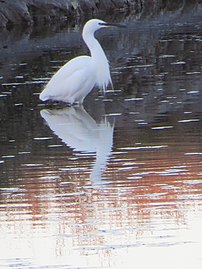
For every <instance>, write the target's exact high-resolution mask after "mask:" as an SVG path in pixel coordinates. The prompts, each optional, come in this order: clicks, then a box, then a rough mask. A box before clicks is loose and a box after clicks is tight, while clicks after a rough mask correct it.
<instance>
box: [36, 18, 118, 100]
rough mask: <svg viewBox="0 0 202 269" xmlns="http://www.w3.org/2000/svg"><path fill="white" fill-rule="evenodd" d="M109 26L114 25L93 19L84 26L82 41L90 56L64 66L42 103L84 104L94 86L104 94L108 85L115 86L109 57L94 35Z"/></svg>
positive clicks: (51, 81)
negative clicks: (49, 101) (50, 101)
mask: <svg viewBox="0 0 202 269" xmlns="http://www.w3.org/2000/svg"><path fill="white" fill-rule="evenodd" d="M110 25H113V24H108V23H106V22H104V21H102V20H98V19H91V20H89V21H88V22H87V23H86V24H85V25H84V28H83V32H82V37H83V40H84V42H85V43H86V45H87V47H88V48H89V50H90V56H86V55H84V56H79V57H76V58H74V59H72V60H70V61H69V62H67V63H66V64H65V65H64V66H62V67H61V68H60V69H59V70H58V71H57V72H56V73H55V75H54V76H53V77H52V78H51V80H50V81H49V82H48V84H47V85H46V87H45V89H44V90H43V91H42V92H41V94H40V97H39V98H40V99H41V100H42V101H47V100H52V101H63V102H66V103H69V104H74V103H80V104H81V103H83V100H84V98H85V97H86V95H88V94H89V92H90V91H91V90H92V88H93V87H94V86H96V87H98V88H99V89H102V90H103V91H104V92H105V90H106V88H107V86H108V84H109V83H110V84H111V85H112V80H111V75H110V70H109V63H108V60H107V57H106V55H105V53H104V51H103V49H102V47H101V45H100V44H99V42H98V41H97V39H96V38H95V37H94V33H95V31H97V30H99V29H100V28H103V27H107V26H110Z"/></svg>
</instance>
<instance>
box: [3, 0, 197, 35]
mask: <svg viewBox="0 0 202 269" xmlns="http://www.w3.org/2000/svg"><path fill="white" fill-rule="evenodd" d="M201 3H202V0H185V1H175V2H174V3H173V1H171V0H148V1H144V0H116V1H114V0H74V1H73V0H43V1H41V0H15V1H13V0H0V30H1V31H2V30H4V31H8V32H9V31H11V30H13V29H14V28H16V27H18V28H32V27H40V28H43V27H45V26H47V25H54V24H56V23H57V24H60V23H64V22H65V23H78V22H79V21H82V20H84V19H85V20H86V19H89V18H92V17H95V16H99V17H100V18H102V17H105V18H107V17H113V18H114V20H119V19H120V18H122V19H123V18H124V19H125V18H126V19H127V20H130V19H131V18H135V19H136V18H141V17H152V16H155V15H157V14H160V13H163V12H173V11H176V10H179V11H180V12H181V11H183V10H186V9H189V7H190V6H192V7H193V6H194V5H195V6H198V5H199V4H201Z"/></svg>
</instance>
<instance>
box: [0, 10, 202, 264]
mask: <svg viewBox="0 0 202 269" xmlns="http://www.w3.org/2000/svg"><path fill="white" fill-rule="evenodd" d="M187 16H188V15H187ZM198 16H199V15H198V13H196V14H195V16H191V18H190V17H189V16H188V17H186V16H185V15H184V17H183V16H182V17H180V18H179V17H178V16H175V17H174V21H173V18H172V16H167V17H162V18H161V17H160V18H158V20H157V19H153V20H151V19H150V20H148V21H147V20H145V21H139V22H136V23H128V24H127V28H126V30H124V31H123V30H106V31H102V32H101V33H99V34H98V35H97V36H98V38H99V40H100V42H101V43H102V45H103V47H104V48H105V51H106V54H107V55H108V58H109V59H110V63H111V67H112V68H111V70H112V77H113V81H114V91H110V90H109V91H108V92H107V94H106V95H105V96H103V95H102V93H98V92H97V91H96V90H95V91H93V92H92V93H91V94H90V95H89V96H88V97H87V99H86V100H85V103H84V107H71V108H63V109H56V108H51V109H50V108H46V107H45V106H44V105H43V104H41V103H40V102H39V100H38V95H39V93H40V91H41V90H42V88H43V86H44V84H45V83H46V82H47V81H48V79H49V78H50V77H51V75H52V74H53V73H54V71H55V70H57V69H58V67H59V66H61V65H62V64H63V63H65V62H66V61H67V60H69V59H70V58H72V57H74V56H76V55H78V54H82V53H83V52H87V50H86V48H85V46H84V45H83V44H82V43H81V39H80V34H79V29H78V28H77V27H75V28H69V29H66V30H61V31H58V32H56V33H46V34H45V33H44V34H43V35H40V34H39V33H32V34H30V33H25V34H24V36H20V37H15V38H16V40H15V42H14V41H13V40H3V41H2V44H1V45H2V46H1V48H2V49H1V54H0V60H1V66H0V68H1V69H0V71H1V74H0V81H1V92H0V110H1V115H0V119H1V129H0V142H1V144H0V151H1V157H0V169H1V178H0V231H1V233H0V248H1V252H0V268H135V267H137V268H162V267H163V268H172V267H173V266H174V267H175V268H177V267H178V268H201V265H202V255H201V249H202V233H201V226H202V159H201V156H202V141H201V138H202V137H201V133H202V125H201V112H202V91H201V85H202V79H201V78H202V70H201V67H202V23H201V20H200V19H199V18H200V17H198Z"/></svg>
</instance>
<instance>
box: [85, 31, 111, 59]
mask: <svg viewBox="0 0 202 269" xmlns="http://www.w3.org/2000/svg"><path fill="white" fill-rule="evenodd" d="M83 40H84V42H85V43H86V45H87V47H88V48H89V50H90V54H91V57H92V58H93V59H94V60H95V61H96V60H99V61H101V60H103V61H107V58H106V56H105V53H104V51H103V49H102V47H101V45H100V43H99V42H98V41H97V39H96V38H95V37H94V35H93V34H92V35H90V34H89V35H88V34H87V35H86V34H84V33H83Z"/></svg>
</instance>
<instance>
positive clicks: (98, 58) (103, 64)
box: [82, 29, 112, 92]
mask: <svg viewBox="0 0 202 269" xmlns="http://www.w3.org/2000/svg"><path fill="white" fill-rule="evenodd" d="M82 35H83V40H84V42H85V43H86V45H87V47H88V48H89V50H90V54H91V58H92V63H94V64H95V68H96V70H95V72H96V81H95V83H96V85H97V86H98V87H99V88H100V89H103V91H104V92H105V90H106V88H107V85H108V84H109V83H110V84H111V85H112V80H111V76H110V71H109V63H108V60H107V57H106V56H105V53H104V51H103V49H102V47H101V45H100V43H99V42H98V41H97V39H96V38H95V37H94V34H93V33H92V32H91V33H89V32H87V31H85V29H84V31H83V34H82Z"/></svg>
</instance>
